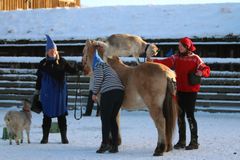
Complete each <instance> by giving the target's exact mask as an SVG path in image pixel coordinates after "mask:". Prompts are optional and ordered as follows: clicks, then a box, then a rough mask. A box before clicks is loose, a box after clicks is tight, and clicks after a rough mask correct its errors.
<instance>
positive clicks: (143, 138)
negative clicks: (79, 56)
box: [0, 107, 240, 160]
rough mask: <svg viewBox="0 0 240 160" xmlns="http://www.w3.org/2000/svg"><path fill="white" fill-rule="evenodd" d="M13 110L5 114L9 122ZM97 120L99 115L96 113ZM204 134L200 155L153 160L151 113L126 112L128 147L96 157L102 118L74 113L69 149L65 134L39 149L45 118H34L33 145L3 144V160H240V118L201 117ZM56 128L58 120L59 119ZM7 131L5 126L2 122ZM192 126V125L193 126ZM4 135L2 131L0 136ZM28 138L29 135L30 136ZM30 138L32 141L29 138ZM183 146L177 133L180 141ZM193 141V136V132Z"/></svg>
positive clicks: (0, 123)
mask: <svg viewBox="0 0 240 160" xmlns="http://www.w3.org/2000/svg"><path fill="white" fill-rule="evenodd" d="M8 110H19V109H17V108H15V107H14V108H9V109H0V117H1V119H3V117H4V115H5V113H6V112H7V111H8ZM93 115H95V112H94V113H93ZM196 119H197V122H198V128H199V143H200V148H199V149H198V150H192V151H186V150H173V151H171V152H168V153H164V156H163V157H153V156H152V154H153V151H154V149H155V147H156V144H157V132H156V129H155V126H154V124H153V121H152V120H151V118H150V116H149V113H148V112H146V111H132V112H128V111H122V112H121V134H122V141H123V142H122V145H121V146H120V148H119V153H116V154H110V153H105V154H97V153H95V152H96V150H97V148H98V147H99V145H100V141H101V121H100V118H99V117H95V116H92V117H83V118H82V119H81V120H80V121H77V120H75V119H74V118H73V111H70V114H69V116H68V117H67V123H68V139H69V141H70V143H69V144H66V145H64V144H60V134H59V133H50V136H49V144H44V145H43V144H39V142H40V140H41V137H42V131H41V123H42V115H38V114H35V113H33V119H32V125H31V133H30V138H31V144H27V143H26V139H24V143H23V144H20V145H19V146H17V145H16V144H15V143H13V145H9V142H8V140H0V152H1V159H3V160H6V159H11V160H24V159H34V160H42V159H48V160H55V159H61V160H69V159H71V160H85V159H87V160H91V159H92V160H93V159H98V160H113V159H116V160H131V159H132V160H135V159H139V160H150V159H164V160H190V159H191V160H226V159H228V160H239V159H240V143H239V142H240V127H236V126H239V119H240V113H234V114H233V113H207V112H197V113H196ZM53 121H54V122H56V119H55V118H54V119H53ZM0 126H1V127H4V126H5V125H4V122H3V121H0ZM187 126H188V125H187ZM1 133H2V131H0V134H1ZM24 136H25V135H24ZM25 137H26V136H25ZM173 141H174V143H176V141H177V130H176V133H175V136H174V140H173ZM187 141H188V142H189V130H188V128H187Z"/></svg>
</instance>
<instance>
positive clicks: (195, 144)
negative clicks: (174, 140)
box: [185, 118, 199, 150]
mask: <svg viewBox="0 0 240 160" xmlns="http://www.w3.org/2000/svg"><path fill="white" fill-rule="evenodd" d="M188 122H189V128H190V131H191V141H190V143H189V145H188V146H186V148H185V149H186V150H192V149H198V146H199V144H198V135H197V122H196V120H195V119H194V118H188Z"/></svg>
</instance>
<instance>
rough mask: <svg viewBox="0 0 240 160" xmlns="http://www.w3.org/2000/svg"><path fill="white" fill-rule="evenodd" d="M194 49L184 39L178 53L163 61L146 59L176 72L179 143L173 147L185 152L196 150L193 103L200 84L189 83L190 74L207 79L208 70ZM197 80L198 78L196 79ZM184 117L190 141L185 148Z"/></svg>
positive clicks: (195, 122)
mask: <svg viewBox="0 0 240 160" xmlns="http://www.w3.org/2000/svg"><path fill="white" fill-rule="evenodd" d="M195 50H196V48H195V46H194V45H193V42H192V40H191V39H190V38H188V37H184V38H182V39H181V40H180V41H179V45H178V52H177V53H176V54H174V55H172V56H170V57H168V58H165V59H161V60H158V59H154V60H151V59H147V61H152V62H156V63H161V64H164V65H166V66H168V67H169V68H172V69H174V70H175V72H176V80H177V100H178V104H179V106H180V108H181V111H180V112H179V115H178V128H179V130H178V131H179V141H178V142H177V144H175V145H174V148H175V149H181V148H185V149H186V150H192V149H198V146H199V144H198V133H197V132H198V128H197V121H196V119H195V116H194V111H195V102H196V99H197V93H198V91H199V90H200V83H195V82H194V83H195V84H193V82H192V81H191V80H192V78H190V77H191V76H190V75H191V74H192V73H193V74H194V75H195V76H194V77H196V76H198V77H209V75H210V68H209V66H207V65H206V64H205V63H204V62H203V60H202V59H201V58H200V57H199V56H198V55H197V54H195V53H194V52H195ZM198 79H199V78H198ZM185 115H186V116H187V119H188V123H189V126H190V127H189V128H190V132H191V141H190V143H189V145H188V146H186V124H185Z"/></svg>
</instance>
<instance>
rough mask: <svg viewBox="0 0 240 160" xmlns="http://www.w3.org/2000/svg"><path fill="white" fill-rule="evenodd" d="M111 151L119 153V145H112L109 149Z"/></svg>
mask: <svg viewBox="0 0 240 160" xmlns="http://www.w3.org/2000/svg"><path fill="white" fill-rule="evenodd" d="M109 152H110V153H117V152H118V145H112V147H111V149H110V150H109Z"/></svg>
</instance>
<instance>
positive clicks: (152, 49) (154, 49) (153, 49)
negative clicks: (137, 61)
mask: <svg viewBox="0 0 240 160" xmlns="http://www.w3.org/2000/svg"><path fill="white" fill-rule="evenodd" d="M146 54H147V57H152V56H156V55H157V54H158V47H157V46H156V45H155V44H153V43H151V44H149V47H148V48H147V51H146Z"/></svg>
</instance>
